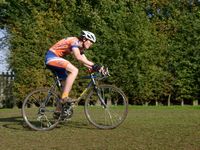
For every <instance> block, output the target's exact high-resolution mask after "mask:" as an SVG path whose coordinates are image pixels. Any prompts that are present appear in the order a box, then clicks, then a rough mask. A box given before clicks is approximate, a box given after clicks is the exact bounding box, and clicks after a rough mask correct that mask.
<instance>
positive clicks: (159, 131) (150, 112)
mask: <svg viewBox="0 0 200 150" xmlns="http://www.w3.org/2000/svg"><path fill="white" fill-rule="evenodd" d="M0 149H1V150H11V149H13V150H46V149H48V150H71V149H72V150H85V149H86V150H96V149H97V150H112V149H113V150H118V149H119V150H127V149H128V150H129V149H130V150H143V149H144V150H179V149H180V150H200V107H192V106H191V107H189V106H188V107H181V106H177V107H175V106H171V107H165V106H162V107H161V106H160V107H155V106H149V107H145V106H130V107H129V113H128V117H127V119H126V120H125V122H124V123H123V124H122V125H121V126H119V127H118V128H116V129H113V130H99V129H96V128H95V127H93V126H92V125H90V124H89V123H88V122H87V120H86V119H85V116H84V112H83V108H82V107H78V108H75V111H74V116H73V118H72V120H71V121H69V122H68V123H65V124H61V125H59V126H58V127H57V128H56V129H54V130H51V131H46V132H39V131H32V130H29V129H28V128H24V127H23V126H22V118H21V111H20V110H19V109H0Z"/></svg>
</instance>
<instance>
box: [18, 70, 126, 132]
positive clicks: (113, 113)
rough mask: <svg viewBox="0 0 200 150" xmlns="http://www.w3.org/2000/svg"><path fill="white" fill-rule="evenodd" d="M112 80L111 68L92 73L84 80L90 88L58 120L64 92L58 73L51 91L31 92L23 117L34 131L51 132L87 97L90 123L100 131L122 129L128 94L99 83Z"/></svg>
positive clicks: (85, 110)
mask: <svg viewBox="0 0 200 150" xmlns="http://www.w3.org/2000/svg"><path fill="white" fill-rule="evenodd" d="M107 77H109V72H108V69H106V73H105V74H104V75H103V74H101V73H90V74H89V75H88V76H83V77H81V79H90V82H89V83H88V85H87V87H86V88H85V90H83V92H82V93H81V94H80V96H79V97H78V99H77V100H76V101H75V103H72V104H67V105H63V106H62V107H61V108H62V109H61V110H62V111H61V113H60V115H59V116H58V117H57V118H55V108H56V107H57V106H58V105H59V106H61V103H60V97H59V94H57V91H56V89H57V87H58V89H59V91H60V90H61V89H62V84H61V79H59V78H58V76H57V75H56V74H54V83H53V84H52V86H51V87H50V88H40V89H36V90H34V91H32V92H30V93H29V94H28V95H27V96H26V98H25V100H24V102H23V105H22V116H23V119H24V121H25V123H26V124H27V125H28V126H29V127H30V128H31V129H33V130H38V131H47V130H51V129H53V128H55V127H56V126H57V125H58V123H59V122H61V121H66V120H68V119H70V118H71V117H72V115H73V110H74V106H75V105H78V103H79V102H80V100H81V99H83V97H86V99H85V101H84V102H85V104H84V113H85V116H86V118H87V120H88V121H89V122H90V123H91V124H93V125H94V126H95V127H97V128H99V129H113V128H116V127H118V126H119V125H120V124H121V123H122V122H123V121H124V120H125V118H126V116H127V113H128V101H127V99H126V96H125V94H124V92H123V91H122V90H121V89H119V88H117V87H116V86H113V85H106V84H98V83H99V82H98V81H99V80H103V79H105V78H107Z"/></svg>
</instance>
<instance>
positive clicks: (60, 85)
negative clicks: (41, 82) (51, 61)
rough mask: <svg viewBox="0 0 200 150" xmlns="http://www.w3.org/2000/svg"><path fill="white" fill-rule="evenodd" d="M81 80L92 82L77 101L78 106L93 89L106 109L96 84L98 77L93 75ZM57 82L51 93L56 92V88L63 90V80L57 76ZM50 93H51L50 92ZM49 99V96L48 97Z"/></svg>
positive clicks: (83, 77)
mask: <svg viewBox="0 0 200 150" xmlns="http://www.w3.org/2000/svg"><path fill="white" fill-rule="evenodd" d="M80 78H81V79H91V81H90V82H89V83H88V85H87V87H86V88H85V89H84V90H83V92H82V93H81V94H80V96H79V97H78V98H77V101H76V103H77V104H78V103H79V101H80V100H81V99H82V98H83V97H84V96H85V95H86V93H87V92H88V91H89V89H91V87H93V88H94V90H95V91H96V92H97V95H98V97H99V100H100V101H101V104H102V105H103V106H104V107H105V108H106V104H105V102H104V100H103V98H102V96H101V94H100V92H99V89H98V87H97V84H96V80H95V79H96V78H98V77H97V75H95V73H91V74H90V75H88V76H82V77H80ZM54 80H55V82H54V84H53V85H52V86H51V88H50V91H55V90H56V86H57V87H58V88H59V90H62V84H61V79H59V77H58V76H57V75H55V79H54ZM49 93H50V92H49ZM47 97H49V95H48V96H47ZM47 101H48V100H47Z"/></svg>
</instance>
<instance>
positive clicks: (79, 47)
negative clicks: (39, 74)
mask: <svg viewBox="0 0 200 150" xmlns="http://www.w3.org/2000/svg"><path fill="white" fill-rule="evenodd" d="M95 42H96V37H95V35H94V34H93V33H92V32H89V31H82V33H81V35H80V36H79V37H67V38H64V39H62V40H60V41H58V42H57V43H56V44H54V45H53V46H52V47H51V48H50V49H49V50H48V52H47V53H46V57H45V64H46V66H47V68H49V69H50V70H52V71H53V72H55V73H56V74H57V75H58V77H59V78H61V79H62V85H63V92H62V95H61V103H62V104H64V103H66V102H69V103H71V102H73V100H72V99H71V98H69V93H70V90H71V88H72V85H73V83H74V80H75V79H76V77H77V75H78V68H76V67H75V66H74V65H73V64H72V63H71V62H69V61H68V60H66V59H64V58H63V57H64V56H66V55H71V54H73V55H74V56H75V58H76V60H78V61H79V62H81V63H82V64H84V65H85V66H86V67H87V68H88V69H90V70H93V71H102V70H103V68H102V67H101V66H100V65H97V64H94V63H93V62H92V61H90V60H88V59H87V57H86V56H85V54H84V51H85V50H86V49H89V48H90V47H91V46H92V44H93V43H95Z"/></svg>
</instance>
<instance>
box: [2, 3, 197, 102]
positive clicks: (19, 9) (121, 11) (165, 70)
mask: <svg viewBox="0 0 200 150" xmlns="http://www.w3.org/2000/svg"><path fill="white" fill-rule="evenodd" d="M199 5H200V3H199V2H198V1H190V2H188V0H183V1H181V2H180V1H172V0H162V1H158V0H148V1H138V0H18V1H16V0H5V1H3V2H2V3H1V10H0V14H1V19H0V20H1V24H0V26H1V27H3V26H4V27H7V29H8V30H9V32H10V35H11V36H10V45H11V46H10V49H11V57H10V66H11V67H12V69H13V71H14V72H15V74H16V78H15V79H16V80H15V84H14V85H15V92H16V96H17V97H18V100H19V101H22V98H23V97H24V96H25V95H26V94H27V92H29V91H30V90H32V89H34V88H36V87H40V86H45V85H48V84H49V83H50V82H49V80H48V78H46V74H49V73H48V72H47V71H46V70H45V69H44V55H45V52H46V51H47V50H48V48H49V47H50V46H51V45H52V44H54V43H55V42H56V41H58V40H60V39H61V38H64V37H67V36H77V35H79V33H80V31H81V30H82V29H84V30H90V31H92V32H94V33H95V34H96V36H97V43H95V45H94V47H93V48H92V51H87V52H86V55H88V57H89V58H90V59H92V60H94V61H95V62H97V63H101V64H106V65H108V66H109V67H110V70H111V75H112V76H111V78H110V80H109V81H108V82H109V83H111V84H116V85H117V86H119V87H121V88H122V89H123V90H124V91H125V93H126V95H127V96H128V98H129V102H130V103H132V104H133V103H140V104H142V103H145V102H150V101H152V100H156V101H163V102H164V101H166V100H167V99H168V97H169V95H170V96H171V95H172V98H173V99H174V100H182V99H189V100H194V99H199V96H200V94H199V93H200V90H199V89H200V88H199V85H200V78H199V73H200V72H199V70H200V54H199V53H200V50H199V47H200V44H199V38H200V35H199V29H200V19H199V18H200V9H199ZM68 59H70V61H72V62H73V63H74V64H76V65H78V64H77V63H76V61H74V60H73V59H72V58H68ZM80 73H81V74H83V72H80ZM79 90H80V87H79V85H78V84H76V85H75V86H74V91H75V92H74V93H75V95H76V92H78V91H79Z"/></svg>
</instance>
